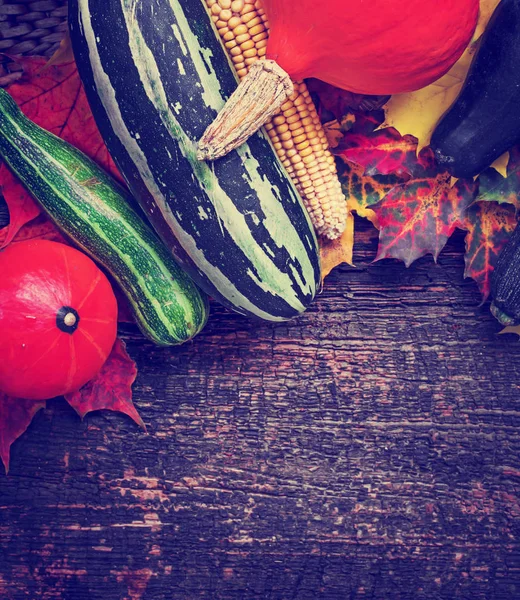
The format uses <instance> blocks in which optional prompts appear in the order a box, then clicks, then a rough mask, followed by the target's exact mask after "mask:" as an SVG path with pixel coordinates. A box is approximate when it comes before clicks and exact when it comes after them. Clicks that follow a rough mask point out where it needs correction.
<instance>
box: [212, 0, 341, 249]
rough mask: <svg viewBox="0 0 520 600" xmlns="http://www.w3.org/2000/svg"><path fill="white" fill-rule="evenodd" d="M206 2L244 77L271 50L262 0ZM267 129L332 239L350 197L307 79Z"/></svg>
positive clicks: (318, 226) (319, 228)
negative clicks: (339, 175)
mask: <svg viewBox="0 0 520 600" xmlns="http://www.w3.org/2000/svg"><path fill="white" fill-rule="evenodd" d="M206 4H207V5H208V8H209V9H210V11H211V18H212V20H213V22H214V23H215V25H216V27H217V30H218V32H219V34H220V37H221V39H222V41H223V42H224V45H225V47H226V49H227V51H228V53H229V55H230V58H231V60H232V62H233V65H234V66H235V69H236V71H237V75H238V76H239V77H240V78H241V79H242V78H243V77H245V76H246V75H247V73H248V72H249V67H250V66H251V65H253V64H254V63H256V62H257V61H258V60H260V59H261V58H262V57H265V53H266V50H267V38H268V35H269V24H268V23H267V19H266V16H265V11H264V10H263V8H262V4H261V2H254V1H246V0H239V1H238V2H236V1H235V2H231V3H230V2H229V0H216V1H215V0H206ZM266 130H267V133H268V134H269V137H270V138H271V142H272V143H273V146H274V148H275V150H276V153H277V154H278V156H279V158H280V160H281V161H282V164H283V166H284V167H285V168H286V169H287V172H288V173H289V175H290V176H291V178H292V179H293V181H294V183H295V185H296V188H297V190H298V191H299V192H300V195H301V197H302V200H303V202H304V204H305V208H306V209H307V211H308V212H309V215H310V217H311V221H312V224H313V225H314V229H315V230H316V232H317V234H318V235H321V236H323V237H325V238H326V239H329V240H334V239H336V238H338V237H340V236H341V234H342V233H343V232H344V231H345V228H346V226H347V217H348V210H347V201H346V198H345V195H344V194H343V192H342V190H341V183H340V182H339V179H338V172H337V169H336V163H335V161H334V157H333V156H332V153H331V152H330V150H329V144H328V141H327V137H326V135H325V130H324V129H323V126H322V124H321V122H320V118H319V116H318V113H317V112H316V107H315V106H314V102H313V101H312V98H311V96H310V94H309V90H308V89H307V85H306V84H305V82H304V81H298V82H295V84H294V92H293V94H292V96H291V97H290V98H288V99H287V101H286V102H285V103H284V104H283V105H282V107H281V110H280V112H279V113H277V114H276V115H275V116H274V117H273V118H272V119H271V121H270V122H268V123H266ZM205 158H211V157H205Z"/></svg>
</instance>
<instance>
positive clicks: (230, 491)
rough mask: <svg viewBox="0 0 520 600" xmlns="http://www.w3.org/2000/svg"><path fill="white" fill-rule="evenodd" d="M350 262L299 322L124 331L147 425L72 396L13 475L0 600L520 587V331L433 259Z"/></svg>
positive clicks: (456, 249) (23, 447)
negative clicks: (164, 343)
mask: <svg viewBox="0 0 520 600" xmlns="http://www.w3.org/2000/svg"><path fill="white" fill-rule="evenodd" d="M375 246H376V241H375V238H374V236H373V234H372V233H371V232H370V231H369V230H368V229H365V230H364V231H362V232H361V234H360V236H359V238H358V244H357V246H356V253H355V259H356V261H357V263H358V264H359V265H360V266H359V267H358V268H357V269H354V268H350V267H346V266H345V267H342V268H340V269H338V270H336V271H335V272H334V273H333V275H331V277H329V279H328V280H327V283H326V285H325V288H324V290H323V293H322V294H321V295H320V297H319V299H318V300H317V301H316V303H315V304H314V306H313V307H312V309H311V310H309V312H308V313H307V314H306V315H305V316H303V317H302V318H300V319H298V320H296V321H294V322H291V323H288V324H282V325H269V324H259V323H253V322H251V321H248V320H247V319H245V318H242V317H239V316H236V315H233V314H231V313H229V312H227V311H225V310H224V309H221V308H219V307H217V306H215V305H214V306H213V314H212V318H211V321H210V323H209V325H208V327H207V329H206V330H205V332H204V333H203V334H202V335H201V336H200V337H199V338H197V340H196V341H194V342H193V343H191V344H188V345H185V346H183V347H181V348H176V349H171V350H164V349H157V348H154V347H153V345H151V344H150V343H148V342H146V341H144V340H143V339H142V338H141V337H140V336H139V335H138V334H137V332H136V331H134V330H133V329H132V328H131V327H129V326H127V328H126V329H125V330H124V337H125V339H126V341H127V343H128V348H129V351H130V353H131V355H132V357H133V358H134V359H135V360H136V361H137V364H138V367H139V376H138V379H137V382H136V385H135V403H136V405H137V407H138V409H139V411H140V413H141V415H142V417H143V419H144V421H145V423H146V425H147V427H148V433H147V434H145V433H143V432H142V431H141V430H140V429H139V428H138V427H137V426H136V425H134V423H133V422H131V421H130V420H129V419H128V418H126V417H124V416H121V415H118V414H114V413H109V412H102V413H94V414H91V415H89V416H87V417H86V418H85V420H84V421H83V422H81V421H80V419H79V418H78V417H77V416H76V415H75V413H74V412H73V411H72V409H71V408H69V407H68V405H66V403H65V402H64V401H63V400H54V401H52V402H50V403H49V408H48V409H47V410H45V411H44V412H41V413H39V414H38V415H37V417H36V418H35V420H34V422H33V423H32V424H31V426H30V428H29V430H28V432H27V434H26V435H25V436H24V437H23V438H22V439H21V440H20V441H18V442H16V443H15V445H14V447H13V451H12V460H11V473H10V475H9V476H8V477H4V476H3V475H2V476H0V546H1V548H0V598H2V599H4V598H9V599H10V598H14V599H19V598H20V599H21V598H30V599H31V600H33V599H36V598H42V599H49V598H60V599H66V600H69V599H70V600H91V599H93V600H97V599H101V600H111V599H114V598H125V599H129V600H136V599H143V600H156V599H167V600H170V599H174V600H198V599H202V598H204V599H210V600H252V599H269V600H316V599H320V600H347V599H349V600H351V599H356V600H357V599H365V598H370V599H373V600H378V599H391V600H400V599H403V600H404V599H410V600H412V599H413V600H423V599H424V600H435V599H447V600H448V599H449V600H451V599H459V598H461V599H462V598H464V599H471V600H477V599H484V598H485V599H491V600H502V599H503V600H513V599H515V598H520V540H519V533H520V460H519V453H520V435H519V434H520V391H519V385H520V343H519V342H518V338H517V336H514V335H503V336H499V335H497V333H498V331H499V330H500V327H499V325H498V324H497V323H496V322H495V321H494V320H493V318H492V317H491V316H490V314H489V311H488V309H487V307H486V306H484V307H480V306H479V304H480V297H479V293H478V291H477V288H476V285H475V284H474V283H473V282H472V281H470V280H466V281H465V280H463V265H464V261H463V255H462V248H463V240H462V236H461V235H457V236H456V237H455V239H454V240H453V241H451V242H450V244H449V245H448V247H447V249H446V250H445V251H444V252H443V254H442V255H441V257H440V259H439V264H438V265H435V264H434V263H433V261H432V260H431V259H430V258H426V259H423V260H421V261H419V262H418V263H416V264H415V265H414V266H413V267H412V268H410V269H409V270H406V269H405V268H404V267H403V266H402V265H400V264H398V263H395V262H392V261H384V262H382V263H378V264H375V265H372V266H370V265H369V263H370V261H371V260H372V259H373V257H374V254H375Z"/></svg>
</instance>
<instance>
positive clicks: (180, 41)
mask: <svg viewBox="0 0 520 600" xmlns="http://www.w3.org/2000/svg"><path fill="white" fill-rule="evenodd" d="M69 22H70V29H71V39H72V44H73V49H74V54H75V57H76V62H77V64H78V68H79V72H80V75H81V77H82V80H83V82H84V84H85V88H86V92H87V95H88V98H89V102H90V105H91V108H92V111H93V113H94V116H95V118H96V122H97V124H98V126H99V129H100V131H101V133H102V135H103V137H104V139H105V141H106V143H107V145H108V148H109V151H110V153H111V154H112V156H113V157H114V159H115V161H116V163H117V165H118V167H119V169H120V170H121V172H122V173H123V175H124V177H125V179H126V181H127V182H128V185H129V187H130V189H131V191H132V192H133V194H134V196H135V197H136V198H137V199H138V201H139V203H140V204H141V206H142V207H143V209H144V211H145V212H146V213H147V215H148V217H149V219H150V221H151V223H152V224H153V226H154V227H155V229H156V231H157V232H158V233H159V235H160V236H161V237H162V239H163V241H164V242H165V243H166V245H167V246H168V248H170V249H171V251H172V252H173V253H174V254H175V256H176V257H177V260H178V261H179V262H180V263H181V264H182V265H183V266H184V267H185V268H186V269H187V270H188V271H189V272H190V274H191V275H192V277H193V278H194V279H195V281H196V282H197V283H198V284H199V285H200V287H201V288H202V289H204V290H206V291H207V292H208V293H209V294H210V295H211V296H213V297H214V298H216V299H217V300H219V301H220V302H221V303H223V304H224V305H227V306H228V307H230V308H232V309H234V310H236V311H237V312H239V313H242V314H246V315H253V316H256V317H260V318H263V319H266V320H271V321H283V320H286V319H290V318H292V317H295V316H296V315H298V314H300V313H301V312H302V311H304V310H305V309H306V308H307V307H308V305H309V304H310V302H311V301H312V299H313V298H314V295H315V293H316V290H317V287H318V284H319V280H320V264H319V253H318V246H317V241H316V237H315V235H314V232H313V229H312V225H311V223H310V220H309V217H308V215H307V213H306V211H305V209H304V207H303V204H302V201H301V198H300V196H299V195H298V193H297V191H296V189H295V187H294V185H293V184H292V182H291V180H290V178H289V176H288V175H287V173H286V172H285V170H284V168H283V167H282V165H281V163H280V162H279V160H278V158H277V156H276V154H275V152H274V150H273V148H272V146H271V144H270V142H269V141H268V138H267V136H266V135H265V134H264V133H259V134H257V135H256V136H254V137H253V138H251V139H250V140H249V142H248V143H247V144H245V145H243V146H242V147H240V148H239V149H238V150H237V151H235V152H232V153H231V154H230V155H228V156H226V157H225V158H223V159H220V160H218V161H215V162H213V163H206V162H200V161H199V160H197V156H196V153H197V142H198V140H199V138H200V137H201V136H202V134H203V133H204V130H205V129H206V127H207V126H208V125H209V124H210V123H211V122H212V121H213V120H214V118H215V117H216V115H217V113H218V112H219V110H220V109H221V108H222V107H223V106H224V103H225V101H226V100H227V98H228V97H229V96H230V95H231V94H232V92H233V90H234V89H235V88H236V86H237V80H236V76H235V74H234V71H233V68H232V66H231V65H230V63H229V60H228V58H227V56H226V54H225V51H224V48H223V46H222V44H221V42H220V40H219V38H218V35H217V32H216V31H215V29H214V26H213V24H212V22H211V19H210V17H209V15H208V13H207V10H206V6H205V3H204V1H203V0H139V1H137V0H71V2H70V7H69Z"/></svg>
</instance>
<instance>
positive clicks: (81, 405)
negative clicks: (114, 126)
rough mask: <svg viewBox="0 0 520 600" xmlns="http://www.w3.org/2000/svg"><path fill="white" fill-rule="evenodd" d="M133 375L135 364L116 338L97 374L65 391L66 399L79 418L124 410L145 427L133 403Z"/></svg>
mask: <svg viewBox="0 0 520 600" xmlns="http://www.w3.org/2000/svg"><path fill="white" fill-rule="evenodd" d="M136 376H137V368H136V366H135V363H134V361H133V360H132V359H131V358H130V356H128V353H127V351H126V346H125V343H124V342H123V341H121V340H119V339H118V340H116V343H115V344H114V347H113V349H112V352H111V353H110V356H109V357H108V360H107V362H106V363H105V364H104V365H103V367H102V368H101V371H100V372H99V373H98V375H97V376H96V377H95V378H94V379H93V380H92V381H90V382H89V383H87V384H86V385H85V386H83V387H82V388H81V389H80V390H79V391H78V392H73V393H71V394H66V395H65V400H67V402H68V403H69V404H70V405H71V406H72V408H74V410H75V411H76V412H77V413H78V415H79V416H80V417H81V418H83V417H84V416H85V415H86V414H87V413H89V412H92V411H93V410H100V409H105V410H113V411H117V412H122V413H125V414H126V415H128V416H129V417H131V418H132V419H133V420H134V421H135V422H136V423H137V424H138V425H140V426H141V427H142V428H143V429H146V428H145V425H144V423H143V420H142V419H141V417H140V416H139V414H138V412H137V410H136V409H135V406H134V404H133V402H132V384H133V383H134V381H135V378H136Z"/></svg>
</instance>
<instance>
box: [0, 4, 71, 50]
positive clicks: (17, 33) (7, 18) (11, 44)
mask: <svg viewBox="0 0 520 600" xmlns="http://www.w3.org/2000/svg"><path fill="white" fill-rule="evenodd" d="M66 28H67V0H0V51H1V52H8V53H9V54H14V55H21V54H34V55H39V56H49V55H50V54H52V53H53V52H54V51H55V50H56V48H57V46H58V45H59V43H60V41H61V40H62V38H63V34H64V32H65V30H66Z"/></svg>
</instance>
